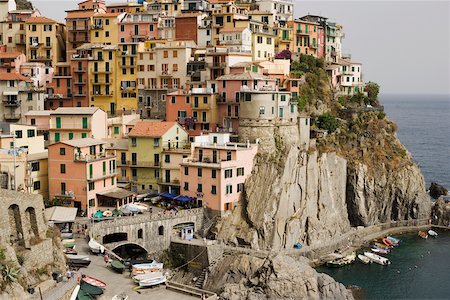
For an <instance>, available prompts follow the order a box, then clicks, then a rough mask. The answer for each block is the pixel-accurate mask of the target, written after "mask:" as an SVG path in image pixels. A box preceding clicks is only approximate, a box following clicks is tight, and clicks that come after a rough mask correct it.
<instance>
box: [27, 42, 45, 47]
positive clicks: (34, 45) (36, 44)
mask: <svg viewBox="0 0 450 300" xmlns="http://www.w3.org/2000/svg"><path fill="white" fill-rule="evenodd" d="M39 45H42V43H39V42H32V43H31V44H29V45H28V46H29V47H30V48H32V49H36V48H39Z"/></svg>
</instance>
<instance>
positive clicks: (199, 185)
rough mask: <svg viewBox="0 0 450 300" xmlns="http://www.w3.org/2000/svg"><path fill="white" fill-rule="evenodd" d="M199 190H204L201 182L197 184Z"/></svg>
mask: <svg viewBox="0 0 450 300" xmlns="http://www.w3.org/2000/svg"><path fill="white" fill-rule="evenodd" d="M197 192H199V193H202V192H203V185H202V184H201V183H199V184H197Z"/></svg>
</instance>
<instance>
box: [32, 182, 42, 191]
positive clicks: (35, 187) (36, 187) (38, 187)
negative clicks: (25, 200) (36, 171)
mask: <svg viewBox="0 0 450 300" xmlns="http://www.w3.org/2000/svg"><path fill="white" fill-rule="evenodd" d="M40 189H41V182H40V181H35V182H33V190H35V191H37V190H40Z"/></svg>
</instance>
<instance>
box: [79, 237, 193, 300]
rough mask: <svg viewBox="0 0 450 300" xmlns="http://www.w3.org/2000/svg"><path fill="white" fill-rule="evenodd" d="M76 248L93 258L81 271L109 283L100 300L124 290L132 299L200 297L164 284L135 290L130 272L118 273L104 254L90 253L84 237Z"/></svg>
mask: <svg viewBox="0 0 450 300" xmlns="http://www.w3.org/2000/svg"><path fill="white" fill-rule="evenodd" d="M76 249H77V251H78V254H87V255H89V257H90V258H91V264H90V265H89V266H88V267H87V268H81V269H80V270H79V272H81V273H82V274H85V275H89V276H92V277H95V278H97V279H100V280H102V281H103V282H105V283H106V284H107V286H106V288H105V292H104V294H103V295H102V296H100V297H99V298H97V299H99V300H110V299H111V298H112V297H113V296H114V295H117V294H120V293H123V292H125V293H126V294H127V295H128V296H129V299H130V300H135V299H136V300H141V299H142V300H144V299H146V300H148V299H157V300H191V299H198V298H196V297H192V296H189V295H185V294H181V293H177V292H174V291H172V290H167V289H166V288H165V286H164V285H161V286H158V287H154V288H147V289H141V290H139V291H134V290H133V289H134V288H135V287H136V285H135V284H134V283H133V281H132V280H131V277H130V273H129V272H128V271H127V272H124V273H123V274H118V273H116V272H114V271H113V270H112V269H111V268H109V267H107V266H106V264H105V262H104V261H103V257H102V256H96V255H92V254H90V251H89V246H88V245H87V241H86V240H85V239H84V238H76Z"/></svg>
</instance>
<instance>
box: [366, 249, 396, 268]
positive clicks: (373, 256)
mask: <svg viewBox="0 0 450 300" xmlns="http://www.w3.org/2000/svg"><path fill="white" fill-rule="evenodd" d="M364 255H365V256H367V257H368V258H369V259H370V260H371V261H373V262H374V263H377V264H379V265H382V266H387V265H390V264H391V261H390V260H389V259H387V258H385V257H382V256H379V255H377V254H375V253H371V252H364Z"/></svg>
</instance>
